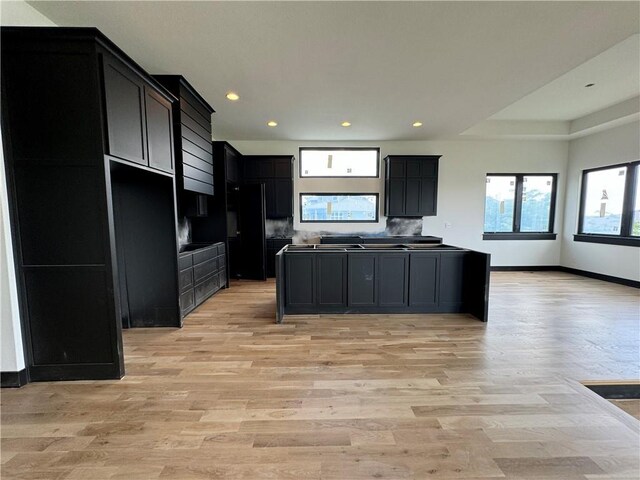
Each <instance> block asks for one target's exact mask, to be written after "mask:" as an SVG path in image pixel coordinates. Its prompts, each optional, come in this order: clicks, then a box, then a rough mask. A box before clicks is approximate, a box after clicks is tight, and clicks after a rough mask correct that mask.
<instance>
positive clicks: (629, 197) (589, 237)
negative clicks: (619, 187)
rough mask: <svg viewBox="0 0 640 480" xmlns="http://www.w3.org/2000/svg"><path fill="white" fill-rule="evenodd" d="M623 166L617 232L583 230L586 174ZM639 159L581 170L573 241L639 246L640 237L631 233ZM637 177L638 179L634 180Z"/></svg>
mask: <svg viewBox="0 0 640 480" xmlns="http://www.w3.org/2000/svg"><path fill="white" fill-rule="evenodd" d="M622 167H625V168H626V169H627V173H626V176H625V181H624V197H623V200H622V215H621V218H620V233H619V234H612V235H607V234H600V233H585V232H584V206H585V203H586V201H587V183H588V182H587V175H588V174H589V173H592V172H599V171H601V170H614V169H616V168H622ZM638 177H640V160H636V161H633V162H625V163H616V164H614V165H605V166H602V167H596V168H588V169H586V170H583V171H582V182H581V184H580V212H579V215H578V233H576V234H575V235H574V236H573V240H574V241H575V242H589V243H604V244H609V245H625V246H628V247H640V237H635V236H633V235H631V231H632V228H633V226H632V224H633V202H634V200H635V194H636V188H639V185H640V178H638ZM636 179H638V180H636Z"/></svg>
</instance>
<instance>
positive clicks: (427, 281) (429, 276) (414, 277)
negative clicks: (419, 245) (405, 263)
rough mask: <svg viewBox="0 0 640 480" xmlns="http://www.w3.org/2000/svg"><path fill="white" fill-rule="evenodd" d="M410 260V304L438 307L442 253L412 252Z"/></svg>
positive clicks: (413, 305)
mask: <svg viewBox="0 0 640 480" xmlns="http://www.w3.org/2000/svg"><path fill="white" fill-rule="evenodd" d="M410 262H411V269H410V271H411V273H410V275H409V305H410V306H412V307H436V306H437V305H438V282H439V280H440V254H439V253H412V254H411V255H410Z"/></svg>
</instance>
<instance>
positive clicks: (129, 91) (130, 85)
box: [103, 53, 174, 173]
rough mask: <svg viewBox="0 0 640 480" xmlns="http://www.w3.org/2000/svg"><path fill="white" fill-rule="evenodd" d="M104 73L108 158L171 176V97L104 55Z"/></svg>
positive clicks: (116, 60) (118, 61) (112, 58)
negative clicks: (128, 162) (125, 161)
mask: <svg viewBox="0 0 640 480" xmlns="http://www.w3.org/2000/svg"><path fill="white" fill-rule="evenodd" d="M103 71H104V97H105V107H106V108H105V110H106V126H107V154H108V155H110V156H112V157H116V158H120V159H122V160H128V161H130V162H134V163H137V164H140V165H144V166H147V167H151V168H154V169H157V170H161V171H164V172H167V173H173V168H174V165H173V163H174V162H173V158H174V154H173V135H172V112H171V104H172V99H171V97H170V96H167V94H165V93H162V92H160V90H158V89H157V88H156V87H155V86H153V85H151V83H150V82H148V81H146V80H145V79H144V78H143V77H142V76H140V75H139V74H138V73H137V72H135V71H134V70H133V69H132V68H130V67H129V66H128V65H126V64H124V63H123V62H121V61H120V60H118V59H117V58H116V57H115V56H112V55H109V54H107V53H105V54H104V55H103Z"/></svg>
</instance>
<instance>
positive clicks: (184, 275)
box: [180, 268, 193, 292]
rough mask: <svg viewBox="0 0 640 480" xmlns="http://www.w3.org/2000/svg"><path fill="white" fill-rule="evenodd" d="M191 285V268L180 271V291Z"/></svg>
mask: <svg viewBox="0 0 640 480" xmlns="http://www.w3.org/2000/svg"><path fill="white" fill-rule="evenodd" d="M192 287H193V268H187V269H186V270H181V271H180V291H181V292H184V291H185V290H187V289H188V288H192Z"/></svg>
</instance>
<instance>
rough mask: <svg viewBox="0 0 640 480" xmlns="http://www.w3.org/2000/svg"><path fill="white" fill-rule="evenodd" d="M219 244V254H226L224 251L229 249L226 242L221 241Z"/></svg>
mask: <svg viewBox="0 0 640 480" xmlns="http://www.w3.org/2000/svg"><path fill="white" fill-rule="evenodd" d="M217 245H218V255H224V253H225V252H226V250H227V247H226V245H225V244H224V242H220V243H218V244H217Z"/></svg>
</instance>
